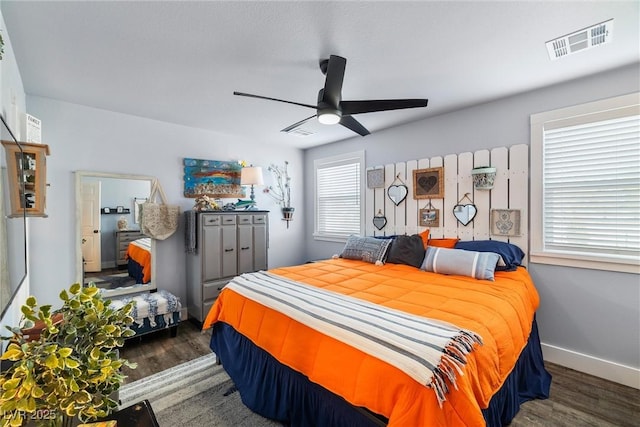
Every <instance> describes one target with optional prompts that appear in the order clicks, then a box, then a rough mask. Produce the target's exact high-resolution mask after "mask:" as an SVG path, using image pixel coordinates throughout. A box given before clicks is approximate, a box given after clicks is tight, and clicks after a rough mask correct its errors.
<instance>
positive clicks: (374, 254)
mask: <svg viewBox="0 0 640 427" xmlns="http://www.w3.org/2000/svg"><path fill="white" fill-rule="evenodd" d="M391 241H392V239H376V238H375V237H360V236H349V238H348V239H347V244H346V245H345V246H344V249H343V250H342V253H341V254H340V258H346V259H357V260H360V261H365V262H370V263H371V264H382V263H384V260H385V257H386V256H387V249H389V245H390V244H391Z"/></svg>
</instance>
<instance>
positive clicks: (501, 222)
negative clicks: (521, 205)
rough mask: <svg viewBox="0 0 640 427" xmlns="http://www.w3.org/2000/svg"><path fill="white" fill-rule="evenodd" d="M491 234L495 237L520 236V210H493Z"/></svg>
mask: <svg viewBox="0 0 640 427" xmlns="http://www.w3.org/2000/svg"><path fill="white" fill-rule="evenodd" d="M491 234H493V235H494V236H519V235H520V210H519V209H492V210H491Z"/></svg>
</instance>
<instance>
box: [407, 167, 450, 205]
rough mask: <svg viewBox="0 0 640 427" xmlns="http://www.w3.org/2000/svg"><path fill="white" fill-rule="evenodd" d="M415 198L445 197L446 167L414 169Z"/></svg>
mask: <svg viewBox="0 0 640 427" xmlns="http://www.w3.org/2000/svg"><path fill="white" fill-rule="evenodd" d="M413 198H414V199H443V198H444V168H442V167H440V168H429V169H416V170H414V171H413Z"/></svg>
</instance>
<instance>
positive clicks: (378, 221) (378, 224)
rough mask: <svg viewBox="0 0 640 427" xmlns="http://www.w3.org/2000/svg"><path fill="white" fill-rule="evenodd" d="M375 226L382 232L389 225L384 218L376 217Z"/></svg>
mask: <svg viewBox="0 0 640 427" xmlns="http://www.w3.org/2000/svg"><path fill="white" fill-rule="evenodd" d="M373 225H374V226H375V227H376V228H377V229H378V230H382V229H383V228H384V226H385V225H387V218H386V217H384V216H374V217H373Z"/></svg>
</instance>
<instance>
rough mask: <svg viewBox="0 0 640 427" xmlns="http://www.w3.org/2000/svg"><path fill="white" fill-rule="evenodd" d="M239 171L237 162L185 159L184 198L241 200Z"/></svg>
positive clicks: (240, 169)
mask: <svg viewBox="0 0 640 427" xmlns="http://www.w3.org/2000/svg"><path fill="white" fill-rule="evenodd" d="M241 171H242V165H241V164H240V163H238V162H237V161H229V162H226V161H219V160H202V159H189V158H185V159H184V197H190V198H194V199H195V198H198V197H200V196H209V197H214V198H227V199H231V198H243V197H245V194H244V190H243V188H242V185H240V174H241Z"/></svg>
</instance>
